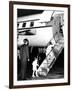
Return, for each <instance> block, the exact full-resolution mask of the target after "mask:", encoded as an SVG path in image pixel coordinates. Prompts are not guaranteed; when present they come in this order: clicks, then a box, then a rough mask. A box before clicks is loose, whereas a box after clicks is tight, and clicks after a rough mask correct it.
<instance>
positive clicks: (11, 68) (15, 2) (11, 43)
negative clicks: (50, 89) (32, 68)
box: [9, 1, 70, 89]
mask: <svg viewBox="0 0 72 90" xmlns="http://www.w3.org/2000/svg"><path fill="white" fill-rule="evenodd" d="M13 5H33V6H34V5H36V6H51V7H63V8H68V72H67V73H68V82H64V83H51V84H49V83H48V84H35V85H13V66H14V65H13V48H14V47H13V37H14V35H13V18H14V16H13ZM61 85H70V5H69V4H51V3H35V2H19V1H9V88H10V89H11V88H29V87H45V86H61Z"/></svg>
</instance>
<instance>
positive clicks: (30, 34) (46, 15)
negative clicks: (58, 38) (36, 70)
mask: <svg viewBox="0 0 72 90" xmlns="http://www.w3.org/2000/svg"><path fill="white" fill-rule="evenodd" d="M63 16H64V12H62V11H48V10H44V11H43V12H42V13H39V14H38V13H37V14H34V15H27V16H22V17H18V18H17V32H18V45H19V46H20V45H22V44H23V39H25V38H27V39H28V40H29V45H30V46H46V45H47V43H48V42H49V41H50V39H51V38H53V36H54V35H55V33H56V32H59V29H60V26H59V25H60V24H61V25H62V26H63V22H64V21H63ZM62 28H63V27H62ZM59 34H60V33H59Z"/></svg>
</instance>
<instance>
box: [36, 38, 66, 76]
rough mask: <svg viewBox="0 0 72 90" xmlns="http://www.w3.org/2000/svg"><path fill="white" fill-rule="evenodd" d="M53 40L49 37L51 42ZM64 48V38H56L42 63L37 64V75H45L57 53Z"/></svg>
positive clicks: (54, 60)
mask: <svg viewBox="0 0 72 90" xmlns="http://www.w3.org/2000/svg"><path fill="white" fill-rule="evenodd" d="M53 40H54V38H53V39H51V42H52V41H53ZM63 48H64V39H63V37H62V38H60V39H58V40H57V42H56V43H55V44H54V47H53V48H52V49H51V50H50V52H49V53H48V55H47V56H46V58H45V59H44V60H43V62H42V64H41V65H40V66H39V68H38V70H37V74H38V76H47V74H48V72H49V71H50V69H51V68H52V66H53V65H54V63H55V62H56V60H57V58H58V56H59V54H60V53H61V52H62V50H63Z"/></svg>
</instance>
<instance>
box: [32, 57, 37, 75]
mask: <svg viewBox="0 0 72 90" xmlns="http://www.w3.org/2000/svg"><path fill="white" fill-rule="evenodd" d="M32 66H33V74H32V77H35V76H37V77H38V75H37V68H38V66H39V65H38V58H37V57H35V59H34V61H33V63H32Z"/></svg>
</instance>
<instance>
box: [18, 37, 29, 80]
mask: <svg viewBox="0 0 72 90" xmlns="http://www.w3.org/2000/svg"><path fill="white" fill-rule="evenodd" d="M23 42H24V44H23V45H22V46H21V47H20V58H21V80H25V79H26V70H27V62H28V61H29V50H28V49H29V48H28V45H29V41H28V40H27V39H24V40H23Z"/></svg>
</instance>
